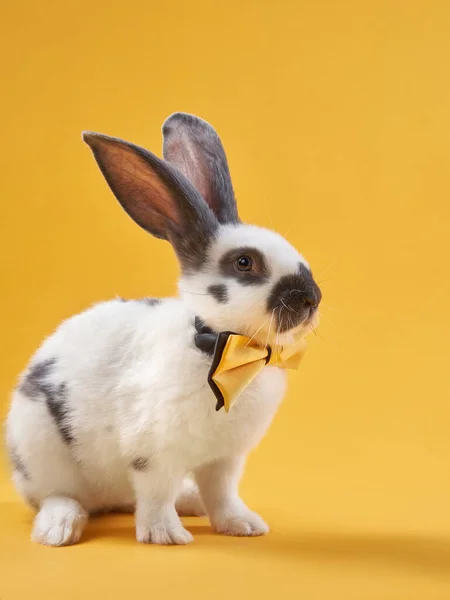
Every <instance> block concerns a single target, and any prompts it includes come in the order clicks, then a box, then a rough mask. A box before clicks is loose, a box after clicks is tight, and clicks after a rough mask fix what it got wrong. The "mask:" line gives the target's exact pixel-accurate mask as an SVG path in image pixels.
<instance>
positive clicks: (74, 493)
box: [8, 298, 285, 512]
mask: <svg viewBox="0 0 450 600" xmlns="http://www.w3.org/2000/svg"><path fill="white" fill-rule="evenodd" d="M194 319H195V315H194V314H192V312H191V310H190V308H189V307H187V306H186V304H185V303H184V302H183V300H181V299H176V298H170V299H165V300H163V301H161V302H158V303H155V304H152V303H148V302H146V301H127V302H124V301H121V300H113V301H110V302H105V303H101V304H98V305H96V306H94V307H93V308H91V309H90V310H87V311H85V312H83V313H81V314H79V315H76V316H74V317H72V318H70V319H68V320H67V321H65V322H64V323H62V325H60V327H59V328H58V330H57V331H56V332H55V333H54V334H53V335H52V336H51V337H49V338H48V339H47V340H46V341H45V342H44V344H43V345H42V346H41V348H40V349H39V351H38V352H37V353H36V354H35V356H34V357H33V359H32V361H31V367H30V368H29V369H28V370H27V371H26V372H25V373H24V374H23V376H22V378H21V383H20V384H19V386H18V388H17V390H16V391H15V392H14V398H13V402H12V407H11V411H10V413H9V417H8V444H9V446H10V447H11V448H13V449H14V451H15V452H16V453H17V454H18V455H20V456H21V459H22V461H23V463H24V464H26V465H27V467H26V469H27V471H28V472H29V476H28V477H27V476H26V475H27V473H25V474H24V473H22V472H20V471H16V473H15V478H16V484H17V485H18V487H19V489H20V490H21V492H22V493H23V495H24V496H25V497H26V498H28V499H29V500H30V501H31V502H33V503H36V504H39V503H40V502H41V501H42V500H43V499H44V498H46V497H48V496H50V495H54V494H59V495H64V496H70V497H74V498H76V499H77V500H78V501H79V502H80V504H82V506H83V507H84V508H85V509H86V510H87V511H89V512H96V511H101V510H107V509H114V508H122V507H129V506H133V505H134V504H135V492H134V489H133V483H132V479H131V476H132V474H133V471H134V469H133V464H139V461H141V464H144V462H145V463H148V464H149V466H150V465H152V466H153V468H155V469H156V468H157V465H160V466H161V469H162V470H164V471H165V472H166V474H167V476H169V474H170V473H172V472H173V473H175V474H176V478H177V479H179V480H180V481H181V479H182V478H183V477H184V476H185V475H188V474H190V473H192V472H194V471H195V470H197V469H198V468H199V467H201V466H202V465H205V464H208V463H213V462H215V461H218V460H220V459H224V458H227V457H239V456H245V455H246V454H247V453H248V452H249V450H250V449H251V448H252V447H254V446H255V445H256V444H257V443H258V442H259V440H260V439H261V437H262V436H263V435H264V432H265V431H266V429H267V427H268V426H269V424H270V422H271V420H272V417H273V414H274V412H275V410H276V408H277V406H278V404H279V402H280V401H281V399H282V396H283V394H284V390H285V372H284V371H283V370H281V369H278V368H276V367H267V368H265V369H264V370H263V372H262V373H261V374H260V375H259V377H257V378H256V379H255V380H254V381H253V382H252V383H251V384H250V385H249V387H248V388H247V389H246V391H245V392H244V394H243V395H242V397H241V398H240V399H239V402H238V403H237V404H236V406H235V408H234V409H233V410H232V411H231V412H230V413H229V414H226V413H224V411H223V410H222V411H220V412H216V410H215V398H214V396H213V394H212V392H211V389H210V388H209V386H208V384H207V375H208V370H209V368H210V365H211V358H210V357H209V356H208V355H206V354H204V353H203V352H202V351H201V350H199V349H198V348H197V347H196V346H195V343H194V336H195V333H196V330H195V326H194ZM46 364H49V367H48V369H47V371H48V372H47V373H44V377H43V378H42V381H41V382H40V385H39V384H37V385H36V389H35V390H29V391H31V392H32V393H33V395H34V397H33V400H32V401H31V402H30V397H29V396H30V394H29V393H27V387H30V385H31V386H32V385H33V382H31V384H30V382H29V379H30V373H32V369H33V365H38V366H39V365H46ZM27 377H28V379H27ZM31 378H32V376H31ZM61 386H64V389H65V392H64V398H58V389H60V388H61ZM40 387H41V388H42V387H43V388H44V391H40V389H39V388H40ZM46 388H47V389H48V390H49V391H48V392H47V393H48V394H50V395H52V394H53V396H54V397H55V398H54V402H60V403H61V405H62V406H63V408H62V409H61V412H62V413H63V414H61V416H60V419H59V420H56V421H55V418H54V416H52V414H51V412H50V411H49V408H48V403H47V397H46V396H47V394H46V392H45V389H46ZM52 390H53V391H52ZM58 423H59V426H58ZM61 427H62V428H65V432H66V434H65V435H64V434H63V435H61V430H60V429H61ZM65 437H66V438H67V437H69V438H70V443H69V444H68V443H67V439H65Z"/></svg>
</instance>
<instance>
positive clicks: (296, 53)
mask: <svg viewBox="0 0 450 600" xmlns="http://www.w3.org/2000/svg"><path fill="white" fill-rule="evenodd" d="M0 21H1V26H0V27H1V29H2V31H1V35H0V50H1V81H2V93H1V98H0V106H1V114H2V123H1V145H0V160H1V222H0V226H1V232H0V244H1V251H0V256H1V284H2V293H1V295H0V302H1V315H2V325H1V331H2V336H1V337H2V350H1V380H0V392H1V393H0V398H1V401H0V416H2V417H3V416H4V415H5V414H6V411H7V406H8V395H9V391H10V389H11V387H12V386H13V384H14V381H15V378H16V376H17V374H18V373H19V372H20V370H21V369H22V368H23V367H24V366H25V364H26V362H27V360H28V358H29V356H30V354H31V353H32V352H33V351H34V350H35V349H36V347H37V346H38V344H39V343H40V341H41V340H42V338H43V337H44V336H45V335H47V334H49V333H50V332H51V331H52V329H53V328H54V327H55V326H56V325H57V324H58V322H59V321H60V320H61V319H63V318H65V317H68V316H69V315H71V314H72V313H74V312H77V311H81V310H83V309H84V308H85V307H87V306H88V305H90V304H91V303H93V302H95V301H98V300H101V299H106V298H109V297H111V296H113V295H115V294H120V295H123V296H127V297H128V296H131V297H132V296H141V295H146V294H154V295H168V294H171V293H173V292H174V282H175V280H176V277H177V273H178V269H177V265H176V262H175V259H174V256H173V254H172V252H171V249H170V247H169V246H168V245H167V244H165V243H164V242H160V241H158V240H155V239H153V238H151V237H150V236H148V235H146V234H145V233H144V232H142V231H141V230H140V229H139V228H138V227H137V226H135V225H134V224H133V223H132V222H131V220H130V219H129V218H128V217H127V216H126V215H125V214H124V213H123V212H122V210H121V209H120V207H119V205H118V204H117V202H116V201H115V200H114V198H113V196H112V194H111V193H110V191H109V190H108V188H107V186H106V185H105V183H104V181H103V179H102V177H101V175H100V173H99V171H98V168H97V166H96V165H95V164H94V161H93V158H92V156H91V154H90V152H89V150H88V148H87V147H86V146H85V145H84V144H83V143H82V142H81V138H80V133H81V131H82V130H83V129H91V130H95V131H100V132H103V133H106V134H109V135H114V136H119V137H123V138H125V139H128V140H130V141H133V142H135V143H138V144H142V145H144V146H147V147H148V148H150V149H152V150H153V151H156V152H157V153H159V152H160V148H161V137H160V126H161V123H162V121H163V120H164V118H165V117H166V116H167V115H169V114H170V113H171V112H173V111H176V110H183V111H187V112H193V113H196V114H199V115H200V116H202V117H203V118H205V119H207V120H209V121H210V122H211V123H213V125H214V126H215V127H216V128H217V130H218V131H219V133H220V135H221V137H222V139H223V142H224V144H225V148H226V150H227V153H228V157H229V162H230V167H231V171H232V176H233V181H234V185H235V189H236V193H237V197H238V200H239V204H240V211H241V215H242V217H243V218H244V219H245V220H246V221H249V222H254V223H257V224H260V225H263V226H268V227H273V228H274V229H276V230H278V231H279V232H280V233H281V234H285V233H286V235H287V237H288V239H289V240H290V241H291V242H292V243H294V244H295V245H296V246H297V247H298V249H299V250H300V251H301V252H303V253H304V254H305V256H306V257H307V259H308V260H309V261H310V262H311V264H312V267H313V270H314V272H315V273H316V275H317V276H318V280H319V281H321V282H322V283H321V287H322V289H323V293H324V308H323V311H322V312H323V321H322V325H321V327H320V332H321V335H322V336H323V337H317V338H314V339H312V340H311V344H310V350H309V352H308V354H307V357H306V358H305V360H304V362H303V364H302V367H301V369H300V371H299V372H298V373H295V374H293V375H292V377H291V386H290V390H289V394H288V396H287V398H286V401H285V403H284V405H283V407H282V409H281V410H280V412H279V414H278V416H277V418H276V420H275V422H274V424H273V426H272V428H271V430H270V432H269V434H268V435H267V437H266V438H265V439H264V441H263V443H262V444H261V446H260V447H259V449H258V450H257V451H256V453H254V455H253V456H252V457H251V460H250V461H249V465H248V469H247V472H246V476H245V479H244V482H243V485H242V492H243V495H244V497H245V499H246V500H247V501H248V502H249V503H250V504H251V506H252V507H253V508H255V509H256V510H258V511H259V512H261V514H263V515H264V517H265V518H266V519H267V520H268V521H269V523H270V524H271V526H272V532H271V534H270V535H269V536H268V537H266V538H260V539H228V538H222V537H219V536H214V535H212V534H211V532H210V530H209V528H208V527H207V525H206V523H205V522H204V521H197V520H187V524H188V527H190V528H191V530H192V531H193V533H194V535H195V538H196V539H195V543H194V544H193V545H191V546H190V547H186V548H157V547H146V546H141V545H139V544H137V542H135V540H134V532H133V523H132V518H131V517H120V516H109V517H105V518H102V519H97V520H95V521H93V522H92V523H91V524H90V525H89V526H88V530H87V533H86V536H85V540H86V543H83V544H80V545H79V546H76V547H73V548H67V549H56V550H54V549H48V548H42V547H38V546H35V545H32V544H31V543H30V542H29V532H30V524H31V517H32V515H31V513H30V512H29V511H28V510H27V509H26V508H25V507H24V506H23V505H22V504H21V503H20V502H18V500H17V497H16V495H15V493H14V492H13V490H12V487H11V486H10V484H9V480H8V475H7V472H6V466H5V461H4V457H2V459H1V465H2V467H1V472H2V475H1V477H0V598H1V600H14V599H16V598H19V599H22V598H31V597H32V598H56V597H57V598H62V599H74V598H80V597H83V598H91V597H92V598H94V597H97V598H99V597H100V596H101V595H105V596H107V597H109V598H124V597H130V598H147V597H151V598H156V597H161V598H169V597H174V598H175V597H181V596H182V595H183V597H185V596H186V595H188V597H192V598H198V599H199V600H202V599H207V598H208V599H209V598H217V599H221V598H229V597H233V598H235V597H237V598H253V597H259V598H281V597H286V598H303V599H305V600H314V599H321V600H322V599H323V600H328V599H333V600H334V599H337V598H339V599H340V598H342V599H345V600H351V599H355V600H371V599H380V600H389V599H393V600H394V599H395V600H403V599H405V600H415V599H420V600H434V599H438V598H439V599H440V598H442V599H448V598H450V482H449V461H450V440H449V429H450V427H449V425H450V405H449V399H450V398H449V376H448V371H449V351H448V340H449V334H450V331H449V300H450V286H449V271H448V263H449V259H450V256H449V254H450V253H449V236H450V231H449V223H450V221H449V219H450V208H449V205H450V202H449V195H450V177H449V176H450V169H449V167H450V158H449V157H450V75H449V73H450V71H449V65H450V4H449V3H448V2H446V1H445V0H442V1H441V2H438V1H426V0H422V1H413V0H404V1H401V0H365V1H356V0H355V1H350V0H342V1H340V2H337V1H332V0H328V1H327V0H315V1H308V0H279V1H277V2H275V1H272V2H270V1H268V0H260V1H259V2H256V1H253V0H251V1H246V2H243V1H242V0H228V1H227V2H226V3H216V2H210V1H207V0H192V1H191V2H182V1H181V0H168V1H167V0H164V1H161V2H155V1H154V0H148V1H141V2H139V1H137V0H127V1H126V2H114V1H113V2H107V1H106V0H90V1H89V2H88V1H86V0H78V1H77V2H73V1H69V2H60V1H58V2H57V1H55V0H51V1H49V0H47V1H45V2H35V1H31V0H25V1H24V2H12V1H11V2H6V3H5V2H3V3H2V7H1V19H0Z"/></svg>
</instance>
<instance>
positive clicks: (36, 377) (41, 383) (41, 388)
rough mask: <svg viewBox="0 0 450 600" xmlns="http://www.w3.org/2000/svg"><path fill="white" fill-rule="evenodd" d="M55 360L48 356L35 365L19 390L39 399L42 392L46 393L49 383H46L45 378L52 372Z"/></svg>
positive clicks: (33, 398) (29, 396)
mask: <svg viewBox="0 0 450 600" xmlns="http://www.w3.org/2000/svg"><path fill="white" fill-rule="evenodd" d="M55 362H56V359H54V358H48V359H47V360H43V361H42V362H38V363H36V364H35V365H33V366H32V367H31V368H30V370H29V371H28V373H27V374H26V375H25V378H24V380H23V381H22V383H21V384H20V386H19V391H21V392H22V394H25V396H28V398H31V399H32V400H37V399H38V398H40V396H41V395H42V394H45V393H46V387H47V385H48V384H46V383H45V379H46V378H47V377H48V375H49V374H50V372H51V369H52V367H53V365H54V364H55Z"/></svg>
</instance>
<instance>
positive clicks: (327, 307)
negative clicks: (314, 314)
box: [320, 302, 345, 315]
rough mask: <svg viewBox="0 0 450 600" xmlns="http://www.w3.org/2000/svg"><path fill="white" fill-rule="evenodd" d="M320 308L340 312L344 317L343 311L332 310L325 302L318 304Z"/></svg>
mask: <svg viewBox="0 0 450 600" xmlns="http://www.w3.org/2000/svg"><path fill="white" fill-rule="evenodd" d="M320 306H321V307H322V308H326V309H327V310H333V311H337V312H340V313H342V314H343V315H345V312H344V311H343V310H341V309H340V308H333V307H332V306H329V305H328V304H325V302H320Z"/></svg>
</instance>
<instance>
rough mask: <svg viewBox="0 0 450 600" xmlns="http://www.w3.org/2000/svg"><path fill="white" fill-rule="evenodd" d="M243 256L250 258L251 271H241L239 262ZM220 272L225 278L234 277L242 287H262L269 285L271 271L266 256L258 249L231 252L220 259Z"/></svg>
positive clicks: (243, 248)
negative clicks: (265, 284)
mask: <svg viewBox="0 0 450 600" xmlns="http://www.w3.org/2000/svg"><path fill="white" fill-rule="evenodd" d="M241 256H248V257H249V258H250V259H251V261H252V269H251V270H250V271H240V270H239V269H238V268H237V261H238V260H239V258H240V257H241ZM219 266H220V272H221V274H222V275H223V276H224V277H233V278H234V279H236V281H238V282H239V283H240V284H241V285H262V284H263V283H267V281H268V279H269V277H270V270H269V267H268V265H267V263H266V259H265V258H264V255H263V254H262V253H261V252H260V251H259V250H258V249H257V248H247V247H242V248H235V249H234V250H229V251H228V252H226V253H225V254H224V255H223V256H222V258H221V259H220V263H219Z"/></svg>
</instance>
